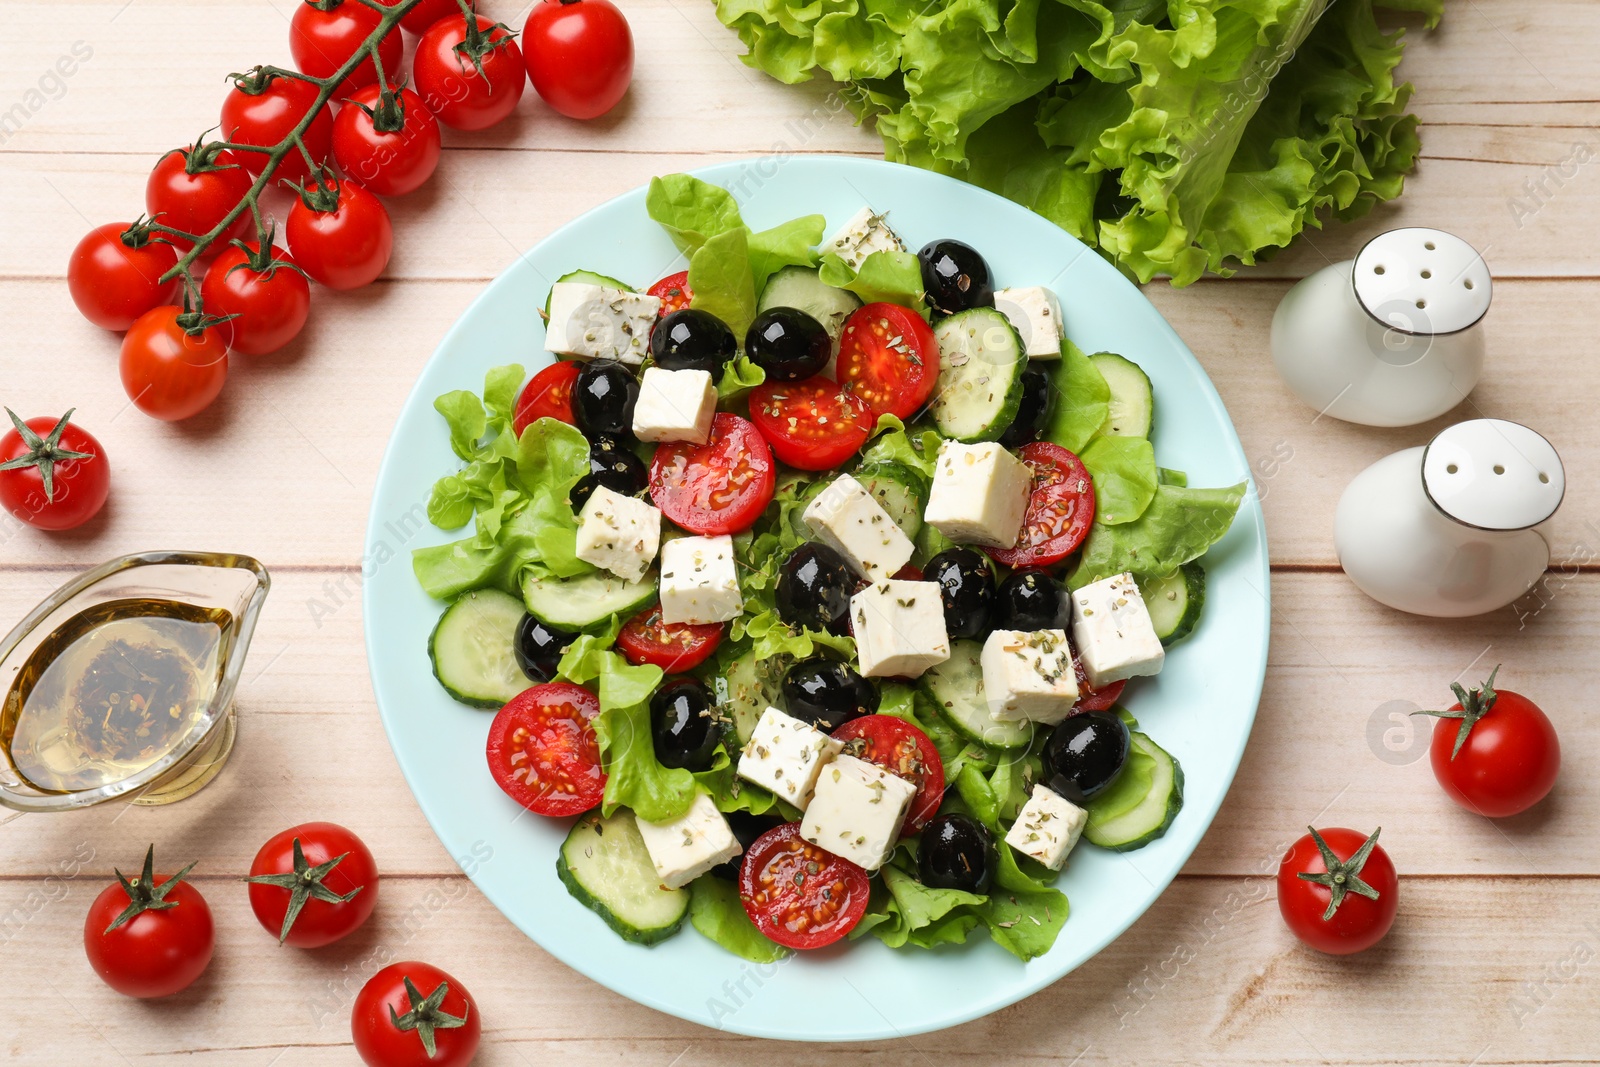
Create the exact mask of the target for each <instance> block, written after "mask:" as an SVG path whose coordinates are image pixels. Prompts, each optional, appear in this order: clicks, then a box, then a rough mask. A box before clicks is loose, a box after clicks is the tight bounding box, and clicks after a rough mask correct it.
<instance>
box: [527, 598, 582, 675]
mask: <svg viewBox="0 0 1600 1067" xmlns="http://www.w3.org/2000/svg"><path fill="white" fill-rule="evenodd" d="M574 636H575V635H573V634H569V633H564V632H562V631H561V630H554V629H551V628H550V627H548V626H546V625H545V624H544V623H542V622H540V621H539V620H538V619H536V618H534V617H533V616H532V615H524V616H523V617H522V621H521V622H519V623H517V639H516V641H515V643H514V644H513V645H512V646H511V651H512V654H513V655H515V656H516V657H517V666H519V667H521V668H522V673H523V674H526V675H527V676H528V677H529V678H532V679H533V680H534V681H536V682H548V681H549V680H550V679H552V678H554V677H555V676H556V664H558V663H560V662H561V653H562V652H563V651H564V650H565V649H566V647H567V646H568V645H570V644H571V643H572V639H573V637H574Z"/></svg>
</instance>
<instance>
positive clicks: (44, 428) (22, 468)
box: [0, 408, 111, 530]
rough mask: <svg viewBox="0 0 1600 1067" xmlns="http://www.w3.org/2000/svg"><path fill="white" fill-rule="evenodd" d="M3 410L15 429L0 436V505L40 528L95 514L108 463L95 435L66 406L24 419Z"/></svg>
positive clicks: (107, 485) (66, 525)
mask: <svg viewBox="0 0 1600 1067" xmlns="http://www.w3.org/2000/svg"><path fill="white" fill-rule="evenodd" d="M6 414H7V415H10V416H11V422H12V425H13V427H14V429H11V430H8V431H6V433H5V434H4V435H3V436H0V508H4V509H5V510H6V511H8V512H10V513H11V514H12V515H14V516H16V517H17V518H19V519H21V520H22V521H23V522H25V523H27V524H28V525H29V526H32V527H34V528H35V529H39V530H71V529H74V528H76V527H79V526H82V525H83V524H84V523H86V522H88V521H89V520H90V519H92V518H94V517H95V515H97V514H99V512H100V509H101V508H102V507H103V506H105V502H106V496H107V494H109V493H110V492H111V464H110V462H109V461H108V460H107V459H106V453H105V449H104V448H102V447H101V445H100V442H99V441H97V440H95V437H94V435H93V434H91V433H90V432H89V431H88V430H85V429H83V428H82V427H81V426H77V425H74V424H73V423H72V422H71V419H72V412H71V411H68V412H67V413H66V414H65V415H63V416H61V418H59V419H29V420H28V421H27V422H23V421H21V420H20V419H18V418H17V416H16V415H14V414H12V412H11V409H10V408H7V409H6ZM24 428H26V429H27V433H23V432H22V430H23V429H24ZM5 468H9V469H5Z"/></svg>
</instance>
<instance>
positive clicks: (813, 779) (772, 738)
mask: <svg viewBox="0 0 1600 1067" xmlns="http://www.w3.org/2000/svg"><path fill="white" fill-rule="evenodd" d="M843 750H844V743H843V742H841V741H835V740H834V739H833V738H831V737H829V736H828V735H827V734H825V733H823V732H822V731H821V730H819V729H817V728H816V727H815V726H812V725H810V724H809V723H803V722H801V721H800V720H799V719H796V718H792V717H790V716H788V715H785V714H784V713H783V712H781V711H779V710H778V709H777V708H768V709H767V710H766V711H765V712H764V713H762V716H761V721H760V722H758V723H756V728H755V730H754V731H753V732H752V733H751V735H750V743H749V744H747V745H745V746H744V751H743V752H741V753H740V754H739V768H738V774H739V777H740V778H743V779H744V780H745V781H747V782H752V783H754V784H755V785H759V786H760V787H761V788H763V789H769V790H771V791H772V792H773V793H774V794H776V795H777V796H779V797H781V798H782V799H784V800H787V801H788V802H789V803H790V804H793V805H794V806H795V807H797V808H799V809H800V810H801V811H804V810H806V808H807V807H808V806H809V805H810V803H811V791H812V790H813V789H815V788H816V785H817V775H819V774H821V773H822V767H823V765H824V764H826V763H828V762H829V761H830V760H832V759H833V758H834V757H835V756H837V755H838V754H839V753H840V752H842V751H843Z"/></svg>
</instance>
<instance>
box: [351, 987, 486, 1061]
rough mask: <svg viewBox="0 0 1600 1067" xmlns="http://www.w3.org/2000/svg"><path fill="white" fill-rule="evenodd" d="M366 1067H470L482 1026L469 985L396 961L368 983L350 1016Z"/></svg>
mask: <svg viewBox="0 0 1600 1067" xmlns="http://www.w3.org/2000/svg"><path fill="white" fill-rule="evenodd" d="M350 1036H351V1037H352V1038H353V1039H354V1040H355V1044H356V1053H357V1055H359V1056H360V1057H361V1062H362V1063H365V1064H366V1065H367V1067H466V1065H467V1064H469V1063H471V1062H472V1058H473V1056H475V1055H476V1054H477V1052H478V1042H479V1040H480V1039H481V1038H482V1036H483V1022H482V1020H480V1019H479V1018H478V1002H477V1001H475V1000H473V999H472V994H471V993H469V992H467V987H466V986H464V985H462V984H461V983H460V982H458V981H456V980H455V979H454V978H452V977H450V976H449V975H448V974H446V973H445V972H443V971H441V970H439V968H437V967H431V966H429V965H428V964H426V963H416V962H407V963H392V964H390V965H389V966H387V967H385V968H384V969H383V970H381V971H379V972H378V973H377V974H375V975H373V976H372V977H371V978H370V979H368V980H367V984H366V985H364V986H362V987H361V992H359V993H357V994H356V1003H355V1007H354V1008H352V1009H351V1012H350Z"/></svg>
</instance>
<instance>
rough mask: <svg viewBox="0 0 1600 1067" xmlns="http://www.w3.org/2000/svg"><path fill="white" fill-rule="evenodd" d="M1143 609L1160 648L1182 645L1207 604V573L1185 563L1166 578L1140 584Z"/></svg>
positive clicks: (1202, 569)
mask: <svg viewBox="0 0 1600 1067" xmlns="http://www.w3.org/2000/svg"><path fill="white" fill-rule="evenodd" d="M1139 592H1140V593H1141V594H1142V595H1143V596H1144V606H1145V609H1146V610H1148V611H1149V612H1150V622H1151V623H1152V624H1153V625H1154V626H1155V628H1156V636H1157V637H1159V638H1161V643H1162V644H1163V645H1171V644H1175V643H1176V642H1178V641H1182V640H1183V639H1184V638H1185V637H1188V636H1189V634H1190V633H1191V632H1192V631H1193V630H1194V627H1195V624H1196V623H1197V622H1199V621H1200V608H1201V607H1202V606H1203V605H1204V604H1205V602H1206V572H1205V568H1204V567H1202V566H1200V564H1199V563H1185V564H1184V565H1183V566H1181V567H1179V568H1178V569H1177V570H1175V571H1173V572H1172V573H1171V574H1169V575H1167V576H1166V577H1165V578H1148V579H1145V580H1144V581H1141V582H1139Z"/></svg>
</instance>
